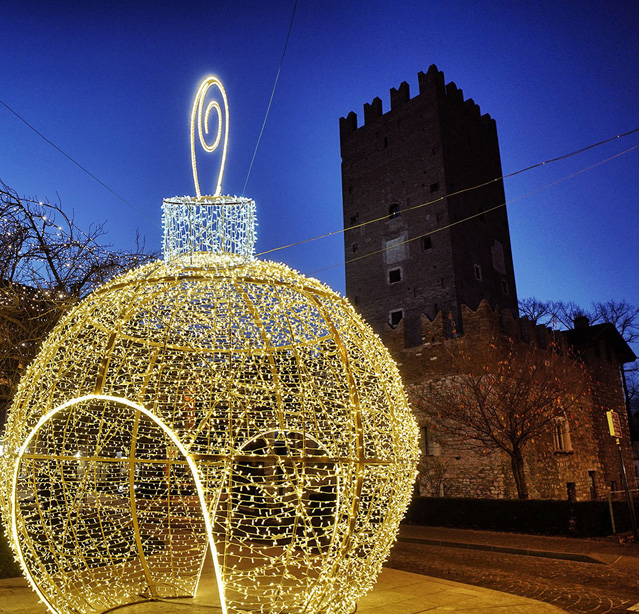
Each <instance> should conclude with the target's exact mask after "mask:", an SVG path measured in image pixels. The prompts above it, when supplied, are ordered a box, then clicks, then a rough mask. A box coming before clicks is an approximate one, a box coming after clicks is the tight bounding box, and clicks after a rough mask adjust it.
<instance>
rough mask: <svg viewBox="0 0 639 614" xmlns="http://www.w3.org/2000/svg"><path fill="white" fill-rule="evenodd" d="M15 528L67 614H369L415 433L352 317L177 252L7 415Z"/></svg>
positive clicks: (270, 278) (6, 463)
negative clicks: (213, 598) (183, 608)
mask: <svg viewBox="0 0 639 614" xmlns="http://www.w3.org/2000/svg"><path fill="white" fill-rule="evenodd" d="M4 443H5V455H4V457H3V458H2V467H1V469H2V471H1V472H0V474H1V479H2V511H3V516H4V522H5V526H6V528H7V530H8V533H9V535H10V539H11V541H12V545H13V548H14V549H15V552H16V554H17V556H18V558H19V560H20V561H21V563H22V565H23V568H24V571H25V573H26V575H27V577H28V579H29V580H30V582H31V584H32V586H33V587H34V589H35V590H36V591H37V592H38V593H39V595H40V597H41V598H42V599H43V600H44V601H45V603H46V604H47V606H48V607H49V608H50V609H51V610H52V611H54V612H59V613H69V614H70V613H78V612H83V613H93V612H102V611H105V610H107V609H110V608H114V607H116V606H119V605H124V604H128V603H135V602H138V601H143V600H148V599H154V598H168V597H174V596H183V595H193V594H194V592H195V590H196V588H197V584H198V579H199V575H200V573H201V569H202V565H203V561H204V559H205V556H206V554H207V550H210V552H211V554H212V556H213V560H214V564H215V570H216V575H217V580H218V585H219V591H220V599H221V605H222V609H223V611H226V612H249V611H250V612H264V613H267V612H270V613H276V612H277V613H279V612H282V613H284V612H285V613H287V614H298V613H299V614H302V612H304V613H305V614H312V613H316V612H317V613H319V612H322V613H327V614H330V613H335V614H346V613H350V612H352V611H353V609H354V607H355V604H356V602H357V600H358V599H359V598H360V597H361V596H362V595H363V594H364V593H365V592H366V591H367V590H369V589H370V588H371V586H372V585H373V583H374V582H375V580H376V578H377V576H378V574H379V572H380V570H381V565H382V562H383V561H384V560H385V558H386V556H387V555H388V552H389V550H390V547H391V545H392V543H393V541H394V539H395V535H396V531H397V529H398V525H399V522H400V519H401V517H402V516H403V513H404V511H405V508H406V506H407V504H408V501H409V499H410V495H411V487H412V483H413V481H414V478H415V465H416V460H417V457H418V446H417V427H416V423H415V420H414V418H413V416H412V414H411V411H410V409H409V407H408V404H407V400H406V396H405V393H404V390H403V387H402V382H401V380H400V377H399V375H398V371H397V369H396V366H395V364H394V362H393V360H392V359H391V358H390V356H389V354H388V352H387V351H386V349H385V348H384V347H383V345H382V343H381V342H380V340H379V339H378V337H377V336H375V335H374V334H373V333H372V331H371V329H370V328H369V327H368V325H366V324H365V323H364V322H363V321H362V319H361V318H360V317H359V316H358V315H357V314H356V312H355V311H354V309H353V308H352V307H351V305H350V304H349V303H348V301H347V300H346V299H344V298H342V297H341V296H339V295H338V294H336V293H335V292H333V291H332V290H330V289H329V288H328V287H327V286H325V285H323V284H322V283H320V282H318V281H316V280H313V279H309V278H306V277H304V276H302V275H301V274H299V273H297V272H295V271H293V270H291V269H290V268H288V267H286V266H284V265H282V264H275V263H272V262H264V261H259V260H256V259H254V258H252V257H246V256H238V255H237V254H229V253H211V252H209V253H204V252H196V253H193V252H191V253H185V254H180V253H174V254H173V257H172V258H171V259H169V260H168V261H166V262H164V261H158V262H155V263H152V264H148V265H146V266H143V267H141V268H139V269H137V270H134V271H132V272H129V273H127V274H125V275H123V276H121V277H119V278H117V279H115V280H113V281H111V282H110V283H108V284H106V285H105V286H104V287H102V288H100V289H98V290H97V291H95V292H94V293H93V294H91V295H90V296H89V297H87V298H86V299H85V300H83V301H82V302H81V303H80V304H79V305H78V306H76V307H75V308H74V309H73V310H72V311H71V312H70V313H68V314H67V316H66V317H65V318H64V319H63V320H62V321H61V322H60V323H59V325H58V326H57V327H56V329H55V330H54V331H53V333H52V334H51V335H50V337H49V338H48V340H47V341H46V342H45V344H44V345H43V347H42V349H41V352H40V354H39V356H38V357H37V359H36V360H35V361H34V363H33V364H32V365H30V367H29V369H28V370H27V372H26V374H25V376H24V377H23V380H22V382H21V385H20V388H19V391H18V394H17V396H16V399H15V401H14V404H13V407H12V409H11V412H10V417H9V420H8V424H7V430H6V435H5V442H4Z"/></svg>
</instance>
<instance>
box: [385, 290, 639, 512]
mask: <svg viewBox="0 0 639 614" xmlns="http://www.w3.org/2000/svg"><path fill="white" fill-rule="evenodd" d="M462 318H463V327H464V335H463V336H460V335H455V336H451V335H450V334H449V333H448V326H447V324H446V319H447V318H446V316H445V314H444V313H443V312H439V313H438V314H437V316H436V317H435V318H434V319H433V320H430V319H429V318H428V317H426V316H422V319H421V334H422V339H423V343H422V344H421V345H419V346H412V347H406V345H405V340H404V331H403V324H402V323H400V324H399V325H398V326H397V327H396V328H395V329H392V328H391V327H390V326H388V327H387V329H386V335H385V340H386V343H387V345H388V347H389V349H390V350H391V352H392V353H393V355H394V356H395V358H396V359H397V360H398V362H399V365H400V371H401V372H402V375H403V377H404V383H405V385H406V387H407V390H408V391H409V393H410V391H412V390H413V389H414V387H415V386H416V385H417V386H420V387H421V389H427V388H428V384H429V382H431V381H438V380H440V379H441V378H443V377H445V376H446V375H447V373H449V369H450V354H451V349H453V348H454V347H455V345H456V344H459V343H461V342H462V340H463V341H465V342H466V343H467V344H470V346H471V347H473V348H474V351H476V352H477V353H478V354H479V355H481V353H482V351H484V350H485V348H486V346H487V344H488V343H497V344H499V343H504V342H505V341H506V340H507V339H512V340H514V341H515V343H518V344H525V345H529V344H534V345H535V346H536V347H538V348H541V349H544V348H548V347H549V346H550V345H551V344H553V343H556V344H559V345H560V346H561V347H562V348H568V347H570V348H571V349H572V350H573V351H574V352H575V354H576V355H577V356H578V357H579V359H580V360H581V361H582V362H583V364H584V365H585V368H586V372H587V374H588V376H589V377H590V378H591V382H592V384H591V386H590V390H589V391H588V393H586V394H585V395H584V396H583V397H582V398H580V400H579V402H578V404H577V406H576V407H575V408H573V409H572V411H571V412H570V413H569V414H568V415H567V419H566V420H565V421H561V422H559V421H558V422H557V424H556V426H555V427H553V428H552V429H550V430H549V431H548V432H546V433H544V434H543V435H542V436H540V437H538V438H536V439H535V441H534V442H533V443H531V444H530V445H529V446H527V447H526V449H525V453H524V460H525V463H526V475H527V481H528V487H529V489H530V497H531V498H535V499H566V498H574V499H575V500H587V499H596V498H602V497H604V496H607V494H608V493H610V492H611V491H613V492H616V493H617V494H618V495H620V491H621V490H622V488H623V482H622V478H621V475H620V472H621V466H620V463H619V456H618V451H617V447H616V443H615V439H614V438H613V437H611V435H610V433H609V431H608V424H607V418H606V412H607V411H608V410H614V411H616V412H617V413H618V414H619V416H620V417H621V418H622V420H621V424H622V428H623V437H622V438H621V443H622V452H623V457H624V464H625V467H626V471H627V472H628V480H629V483H630V487H631V488H636V483H635V476H634V473H633V470H632V468H633V461H632V449H631V446H630V433H629V430H628V423H627V420H626V419H625V416H626V408H625V398H624V394H623V387H622V385H621V366H622V364H624V363H625V362H629V361H632V360H634V359H635V356H634V354H633V353H632V351H631V350H630V348H629V347H628V345H627V344H626V342H625V341H624V340H623V338H622V337H621V335H620V334H619V333H618V332H617V330H616V329H615V328H614V326H612V325H610V324H600V325H596V326H588V323H587V322H584V321H582V322H577V324H576V328H575V329H574V330H569V331H552V330H550V329H548V328H546V327H544V326H533V325H531V324H530V322H528V321H527V320H526V319H519V320H516V319H515V318H514V317H513V316H512V314H511V312H509V311H502V312H501V313H500V312H498V311H497V310H493V309H492V308H491V307H490V305H489V304H488V303H487V301H482V303H480V305H479V307H478V309H477V310H475V311H473V310H472V309H470V308H468V307H465V306H463V307H462ZM420 406H421V403H420V401H419V399H418V398H415V396H414V395H413V407H414V410H415V413H416V415H417V419H418V422H419V425H420V428H421V431H422V462H421V465H420V470H421V476H420V479H419V485H418V488H419V492H420V494H422V495H427V496H449V497H478V498H516V496H517V491H516V488H515V483H514V479H513V477H512V470H511V467H510V460H509V457H508V456H507V455H506V454H505V453H496V454H492V455H489V456H485V455H482V454H479V453H474V452H471V451H469V450H468V449H467V448H466V447H465V446H464V445H463V443H462V442H460V441H455V440H454V439H452V438H451V437H447V436H446V435H445V434H443V433H441V432H440V431H438V430H436V429H435V430H434V429H433V425H432V422H431V421H430V419H429V416H428V415H427V413H425V412H423V411H421V410H420Z"/></svg>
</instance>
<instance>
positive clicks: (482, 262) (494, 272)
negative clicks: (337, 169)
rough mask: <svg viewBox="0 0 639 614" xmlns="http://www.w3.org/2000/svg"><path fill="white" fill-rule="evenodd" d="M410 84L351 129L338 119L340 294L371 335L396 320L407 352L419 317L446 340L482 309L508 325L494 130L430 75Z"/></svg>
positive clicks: (512, 301) (352, 120)
mask: <svg viewBox="0 0 639 614" xmlns="http://www.w3.org/2000/svg"><path fill="white" fill-rule="evenodd" d="M418 77H419V94H418V95H417V96H415V97H414V98H411V97H410V94H409V88H408V84H407V83H406V82H404V83H402V84H401V85H400V86H399V88H398V89H395V88H393V89H391V92H390V106H391V108H390V110H389V111H387V112H386V113H384V112H383V111H382V101H381V99H380V98H375V99H374V100H373V101H372V102H371V103H370V104H365V105H364V124H363V125H362V126H360V127H359V128H358V126H357V115H356V114H355V113H354V112H350V113H349V114H348V116H347V117H346V118H343V117H342V118H341V119H340V143H341V154H342V191H343V207H344V227H345V228H346V232H345V235H344V251H345V255H346V258H345V260H346V294H347V296H348V297H349V298H350V299H351V301H353V303H354V304H355V305H356V307H357V309H358V310H359V311H360V313H361V314H362V315H363V316H364V317H365V318H366V319H367V320H368V322H369V323H370V324H371V325H372V326H373V328H374V329H375V330H376V331H377V332H378V333H380V334H382V333H383V332H384V329H385V325H386V324H390V325H391V326H393V327H394V326H396V325H397V324H399V322H400V321H402V320H403V323H404V330H405V334H406V343H407V345H418V344H419V343H421V332H420V330H421V329H420V318H421V314H425V315H426V316H428V317H429V318H431V319H432V318H434V316H435V315H436V314H437V312H438V311H440V310H443V311H444V312H445V314H446V317H447V319H448V326H449V328H450V331H449V332H450V333H451V334H455V333H460V332H462V331H461V330H460V329H461V323H462V320H461V306H462V305H467V306H468V307H470V308H472V309H476V308H477V307H478V305H479V303H480V301H481V300H482V299H486V300H488V302H489V303H490V305H491V306H492V307H493V308H495V307H499V308H500V309H509V310H511V312H512V313H513V315H515V316H516V315H517V291H516V288H515V275H514V271H513V263H512V253H511V246H510V233H509V230H508V217H507V214H506V207H505V204H504V203H505V196H504V187H503V182H502V180H501V179H499V178H500V177H501V175H502V171H501V160H500V156H499V144H498V141H497V128H496V124H495V121H494V120H493V119H492V118H491V117H490V115H488V114H485V115H482V114H481V112H480V110H479V106H478V105H476V104H475V103H474V102H473V100H472V99H468V100H464V96H463V93H462V90H460V89H458V88H457V87H456V86H455V84H454V83H449V84H448V85H445V84H444V75H443V73H442V72H440V71H439V70H438V69H437V67H436V66H435V65H432V66H431V67H430V68H429V69H428V72H427V73H426V74H424V73H423V72H420V73H419V75H418ZM478 186H479V187H478ZM420 205H423V206H420ZM373 220H377V221H375V222H373ZM367 222H373V223H367Z"/></svg>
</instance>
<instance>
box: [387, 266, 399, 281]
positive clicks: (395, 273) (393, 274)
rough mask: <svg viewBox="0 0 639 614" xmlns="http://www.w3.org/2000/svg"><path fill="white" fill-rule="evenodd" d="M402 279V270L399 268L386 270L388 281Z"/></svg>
mask: <svg viewBox="0 0 639 614" xmlns="http://www.w3.org/2000/svg"><path fill="white" fill-rule="evenodd" d="M400 281H402V270H401V269H400V268H397V269H391V270H390V271H388V283H389V284H396V283H398V282H400Z"/></svg>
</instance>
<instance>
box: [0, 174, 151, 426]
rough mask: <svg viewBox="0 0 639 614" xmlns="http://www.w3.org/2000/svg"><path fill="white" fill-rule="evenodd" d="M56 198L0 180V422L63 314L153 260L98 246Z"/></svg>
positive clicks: (98, 232)
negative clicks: (25, 194)
mask: <svg viewBox="0 0 639 614" xmlns="http://www.w3.org/2000/svg"><path fill="white" fill-rule="evenodd" d="M104 234H105V231H104V226H103V224H99V225H96V226H92V227H90V228H89V229H88V230H87V231H84V230H82V229H81V228H79V227H78V225H77V224H76V223H75V221H74V219H73V215H72V214H69V213H67V212H66V211H64V210H63V209H62V206H61V204H60V203H57V204H52V203H50V202H40V201H35V200H31V199H26V198H22V197H20V196H18V194H17V193H16V192H15V191H14V190H12V189H11V188H9V187H8V186H7V185H5V184H4V183H3V182H2V181H0V426H1V425H2V413H3V412H2V406H1V405H2V404H4V405H5V406H6V405H8V403H9V401H10V399H11V398H12V397H13V393H14V391H15V389H16V386H17V382H18V379H19V377H20V374H21V373H22V370H23V369H24V368H25V367H26V365H27V364H28V363H29V362H30V361H31V359H32V358H33V357H34V356H35V354H36V353H37V350H38V348H39V346H40V344H41V342H42V341H43V339H44V338H45V337H46V335H47V334H48V333H49V331H50V330H51V329H52V328H53V326H54V325H55V324H56V322H57V321H58V320H59V318H60V316H61V315H62V314H63V313H64V312H65V311H66V310H67V309H68V308H69V307H70V306H71V305H73V304H74V303H75V302H76V301H77V300H78V299H80V298H82V297H83V296H85V295H87V294H88V293H90V292H91V291H92V290H93V289H95V288H96V287H98V286H99V285H100V284H102V283H104V282H105V281H107V280H108V279H109V278H111V277H113V276H115V275H117V274H119V273H122V272H124V271H126V270H128V269H130V268H132V267H134V266H137V265H140V264H143V263H145V262H148V261H149V260H151V259H153V258H155V255H154V254H150V253H147V252H145V250H144V245H143V243H141V242H140V240H139V236H138V238H137V241H136V247H135V249H134V250H132V251H124V250H114V249H113V248H112V246H111V245H108V244H102V243H101V242H100V239H101V238H102V237H103V235H104Z"/></svg>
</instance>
